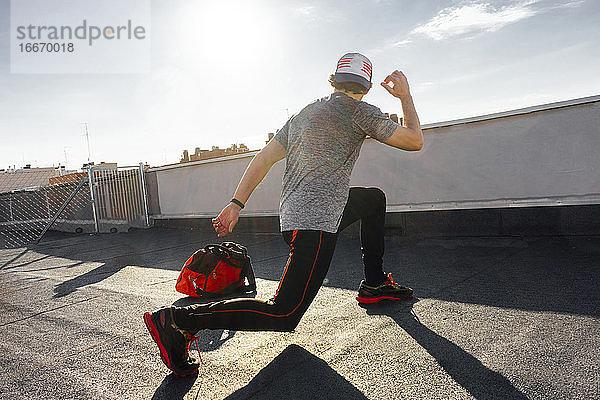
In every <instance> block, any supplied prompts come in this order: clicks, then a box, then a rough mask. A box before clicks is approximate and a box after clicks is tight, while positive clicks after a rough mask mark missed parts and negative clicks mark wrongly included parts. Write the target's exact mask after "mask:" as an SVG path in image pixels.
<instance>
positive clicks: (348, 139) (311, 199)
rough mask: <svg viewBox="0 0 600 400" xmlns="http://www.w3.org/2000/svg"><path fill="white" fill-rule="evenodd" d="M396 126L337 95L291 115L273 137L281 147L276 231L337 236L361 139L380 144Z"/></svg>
mask: <svg viewBox="0 0 600 400" xmlns="http://www.w3.org/2000/svg"><path fill="white" fill-rule="evenodd" d="M397 126H398V125H397V124H396V123H395V122H394V121H392V120H391V119H389V118H388V117H387V116H386V115H385V114H383V113H382V112H381V110H380V109H379V108H377V107H375V106H373V105H371V104H368V103H365V102H362V101H357V100H354V99H353V98H352V97H350V96H348V95H346V94H344V93H340V92H334V93H332V94H331V95H330V96H328V97H324V98H322V99H319V100H316V101H314V102H313V103H311V104H309V105H307V106H306V107H304V109H302V111H300V112H299V113H298V114H296V115H294V116H293V117H291V118H290V119H289V120H288V121H287V122H286V124H285V125H284V126H283V128H281V129H280V130H279V131H278V132H277V134H276V135H275V140H277V141H278V142H279V143H281V144H282V145H283V147H284V148H285V149H286V165H285V173H284V175H283V188H282V191H281V201H280V205H279V217H280V224H281V230H282V231H289V230H295V229H314V230H321V231H326V232H331V233H335V232H337V230H338V226H339V224H340V220H341V218H342V212H343V211H344V206H345V205H346V201H348V192H349V190H350V175H351V174H352V169H353V168H354V164H355V163H356V159H357V158H358V154H359V152H360V148H361V146H362V143H363V141H364V140H365V137H366V136H367V135H368V136H370V137H372V138H374V139H377V140H379V141H381V142H383V141H385V140H387V139H389V138H390V136H392V134H393V133H394V131H395V130H396V127H397Z"/></svg>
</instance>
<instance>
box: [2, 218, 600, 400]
mask: <svg viewBox="0 0 600 400" xmlns="http://www.w3.org/2000/svg"><path fill="white" fill-rule="evenodd" d="M229 239H230V240H234V241H237V242H240V243H243V244H245V245H247V246H248V248H249V252H250V256H251V257H252V260H253V265H254V269H255V272H256V275H257V278H258V285H259V289H258V296H257V297H260V298H269V297H270V296H271V295H272V294H273V292H274V290H275V288H276V286H277V283H278V280H279V278H280V277H281V274H282V272H283V266H284V262H285V260H286V258H287V246H286V245H285V243H284V242H283V240H282V239H281V237H280V236H279V235H275V234H234V235H232V236H231V237H230V238H229ZM214 242H218V241H217V238H216V237H215V236H214V235H213V234H211V233H209V232H206V231H202V230H167V229H151V230H146V231H135V232H129V233H119V234H112V235H100V236H73V237H66V238H60V239H59V238H54V239H50V240H46V241H45V242H42V244H41V245H39V246H36V247H32V248H29V249H25V248H23V249H10V250H0V283H1V286H0V310H1V311H0V337H1V338H2V340H1V341H0V398H2V399H57V398H60V399H150V398H152V399H222V398H230V399H296V398H300V399H308V398H311V399H312V398H340V399H365V398H368V399H440V398H451V399H473V398H475V399H508V398H512V399H525V398H530V399H594V398H599V397H600V348H599V346H598V343H599V340H600V291H598V283H599V282H600V265H599V263H598V260H599V259H600V237H597V236H573V237H525V238H523V237H490V238H486V237H464V238H456V237H454V238H430V239H407V238H401V237H388V238H387V239H386V255H385V266H386V270H387V271H389V272H393V273H394V276H395V278H396V280H399V281H401V283H404V284H406V285H410V286H411V287H413V288H414V289H415V295H416V297H415V299H414V300H412V301H410V302H402V303H386V304H381V305H376V306H371V307H368V308H362V307H360V306H359V305H358V304H357V303H356V300H355V299H354V296H355V295H356V288H357V286H358V284H359V282H360V280H361V278H362V269H361V266H360V265H361V264H360V243H359V240H358V238H356V237H352V236H342V237H341V238H340V240H339V241H338V247H337V249H336V252H335V256H334V260H333V262H332V266H331V268H330V271H329V274H328V277H327V280H328V282H327V283H326V284H325V285H324V287H323V288H322V289H321V291H320V292H319V295H318V296H317V298H316V300H315V301H314V303H313V304H312V305H311V307H310V308H309V310H308V312H307V313H306V315H305V316H304V318H303V320H302V321H301V322H300V325H299V326H298V328H297V329H296V331H295V332H292V333H272V332H233V331H202V332H200V333H199V334H198V336H199V337H200V339H199V348H200V350H201V352H202V359H203V362H202V366H201V368H200V371H199V374H198V375H195V376H192V377H190V378H183V379H182V378H176V377H174V376H173V375H171V374H169V373H168V370H167V369H166V368H165V367H164V366H163V364H162V363H161V361H160V358H159V355H158V351H157V348H156V345H155V344H154V342H152V340H151V338H150V336H149V335H148V333H147V331H146V329H145V327H144V325H143V322H142V313H143V312H144V311H147V310H153V309H155V308H157V307H159V306H161V305H165V304H172V303H177V304H184V303H186V302H189V299H182V298H181V296H180V295H179V294H178V293H176V292H175V290H174V284H175V280H176V277H177V275H178V272H179V269H180V266H181V265H182V264H183V262H184V261H185V259H186V258H187V257H188V256H189V255H190V254H191V253H192V252H193V251H195V250H196V249H198V248H200V247H203V246H204V245H206V244H208V243H214Z"/></svg>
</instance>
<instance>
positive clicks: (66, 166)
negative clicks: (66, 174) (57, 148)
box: [63, 146, 69, 170]
mask: <svg viewBox="0 0 600 400" xmlns="http://www.w3.org/2000/svg"><path fill="white" fill-rule="evenodd" d="M63 152H64V153H65V170H66V169H67V168H69V167H68V165H69V161H68V160H67V146H65V147H63Z"/></svg>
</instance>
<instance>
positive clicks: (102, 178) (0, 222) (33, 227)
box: [0, 164, 150, 248]
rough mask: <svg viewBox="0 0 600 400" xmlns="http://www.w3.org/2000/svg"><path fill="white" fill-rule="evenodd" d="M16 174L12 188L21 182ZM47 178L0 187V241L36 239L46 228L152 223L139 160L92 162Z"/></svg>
mask: <svg viewBox="0 0 600 400" xmlns="http://www.w3.org/2000/svg"><path fill="white" fill-rule="evenodd" d="M17 176H19V174H15V175H13V176H8V178H9V179H10V182H9V183H10V184H11V187H12V188H15V187H19V182H16V178H15V177H17ZM21 176H24V177H25V176H26V174H22V175H21ZM47 182H48V184H44V185H41V186H39V185H38V186H37V187H29V188H25V189H13V190H10V191H6V192H4V193H0V247H5V248H14V247H22V246H26V245H29V244H32V243H37V242H39V241H40V240H41V238H42V237H43V236H44V235H45V234H46V232H48V231H49V230H52V231H60V232H71V233H91V232H121V231H126V230H128V229H130V228H133V227H135V228H145V227H148V226H150V217H149V215H148V203H147V199H146V187H145V180H144V166H143V165H141V164H140V165H139V166H134V167H116V166H114V165H113V166H110V167H106V166H95V167H91V168H90V169H88V170H87V171H86V172H77V173H72V174H68V175H64V176H60V177H50V178H48V179H47ZM25 184H30V182H25V180H24V181H23V185H25ZM21 187H22V186H21Z"/></svg>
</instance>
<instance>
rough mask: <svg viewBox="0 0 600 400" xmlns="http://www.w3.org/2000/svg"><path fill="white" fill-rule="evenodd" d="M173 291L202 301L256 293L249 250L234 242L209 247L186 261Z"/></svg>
mask: <svg viewBox="0 0 600 400" xmlns="http://www.w3.org/2000/svg"><path fill="white" fill-rule="evenodd" d="M246 280H247V281H248V282H247V283H246ZM175 289H176V290H177V291H178V292H180V293H183V294H186V295H188V296H194V297H202V298H211V297H220V296H225V295H230V294H232V293H240V294H247V293H252V292H255V291H256V279H255V278H254V271H253V270H252V264H251V263H250V257H248V251H247V250H246V248H245V247H244V246H242V245H239V244H237V243H233V242H224V243H221V244H220V245H219V244H209V245H208V246H206V247H204V248H203V249H200V250H198V251H196V252H195V253H194V254H192V256H191V257H190V258H188V260H187V261H186V262H185V264H184V265H183V268H182V269H181V273H180V274H179V278H177V283H176V284H175Z"/></svg>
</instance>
